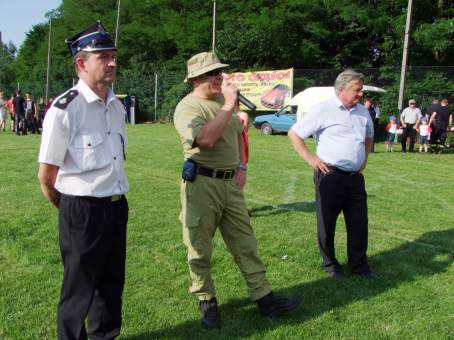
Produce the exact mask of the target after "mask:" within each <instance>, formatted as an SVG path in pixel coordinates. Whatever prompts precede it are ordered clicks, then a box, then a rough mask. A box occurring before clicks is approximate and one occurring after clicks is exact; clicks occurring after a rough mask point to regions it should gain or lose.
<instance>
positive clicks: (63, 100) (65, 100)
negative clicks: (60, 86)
mask: <svg viewBox="0 0 454 340" xmlns="http://www.w3.org/2000/svg"><path fill="white" fill-rule="evenodd" d="M78 94H79V91H77V90H69V91H68V92H66V93H65V94H64V95H63V96H61V97H60V98H58V99H57V100H56V103H55V104H54V106H55V107H57V108H59V109H62V110H64V109H66V107H67V106H68V105H69V103H71V102H72V100H73V99H74V98H76V97H77V95H78Z"/></svg>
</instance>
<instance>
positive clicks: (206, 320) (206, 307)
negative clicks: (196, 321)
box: [199, 298, 221, 328]
mask: <svg viewBox="0 0 454 340" xmlns="http://www.w3.org/2000/svg"><path fill="white" fill-rule="evenodd" d="M199 307H200V314H201V316H202V320H201V321H202V325H204V326H205V327H206V328H221V316H220V315H219V310H218V302H217V300H216V298H212V299H211V300H201V301H199Z"/></svg>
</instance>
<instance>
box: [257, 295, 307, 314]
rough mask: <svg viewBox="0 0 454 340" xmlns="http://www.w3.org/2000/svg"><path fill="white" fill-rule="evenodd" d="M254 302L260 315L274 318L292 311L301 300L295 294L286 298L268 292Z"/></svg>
mask: <svg viewBox="0 0 454 340" xmlns="http://www.w3.org/2000/svg"><path fill="white" fill-rule="evenodd" d="M255 302H256V303H257V306H258V308H259V311H260V314H261V315H262V316H265V317H269V318H272V319H275V318H278V317H280V316H282V315H285V314H288V313H290V312H292V311H294V310H295V309H296V308H297V307H298V306H299V305H300V304H301V303H302V302H303V301H302V299H301V298H300V297H297V296H292V297H291V298H286V297H283V296H278V295H274V294H273V292H270V293H269V294H268V295H265V296H264V297H262V298H260V299H258V300H257V301H255Z"/></svg>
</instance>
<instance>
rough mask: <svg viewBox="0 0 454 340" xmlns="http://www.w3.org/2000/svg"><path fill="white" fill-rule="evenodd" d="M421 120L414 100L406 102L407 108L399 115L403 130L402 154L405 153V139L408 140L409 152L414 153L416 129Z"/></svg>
mask: <svg viewBox="0 0 454 340" xmlns="http://www.w3.org/2000/svg"><path fill="white" fill-rule="evenodd" d="M421 118H422V114H421V110H420V109H419V108H417V107H416V102H415V100H414V99H410V100H409V101H408V107H407V108H405V109H404V110H403V111H402V113H401V114H400V122H401V123H402V127H403V129H404V131H403V133H402V152H407V138H410V146H409V147H408V151H409V152H414V148H415V141H416V128H417V127H418V125H419V120H420V119H421Z"/></svg>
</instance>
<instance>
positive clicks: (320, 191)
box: [314, 169, 370, 273]
mask: <svg viewBox="0 0 454 340" xmlns="http://www.w3.org/2000/svg"><path fill="white" fill-rule="evenodd" d="M314 182H315V191H316V208H317V236H318V246H319V250H320V255H321V256H322V259H323V269H324V270H325V271H328V272H329V271H333V270H339V269H340V264H339V262H338V261H337V260H336V256H335V250H334V234H335V230H336V221H337V217H338V216H339V214H340V212H341V211H342V212H343V214H344V219H345V224H346V227H347V256H348V264H349V267H350V269H351V270H352V272H355V273H366V272H369V271H370V269H369V265H368V263H367V255H366V251H367V232H368V227H367V224H368V221H367V193H366V189H365V185H364V177H363V175H362V174H354V175H349V174H347V173H345V172H340V171H338V170H334V169H333V170H331V171H330V172H329V173H328V174H323V173H322V172H315V174H314Z"/></svg>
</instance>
